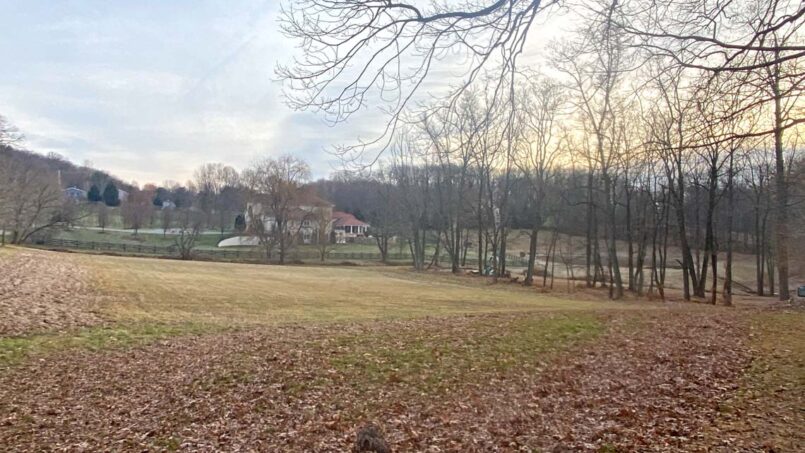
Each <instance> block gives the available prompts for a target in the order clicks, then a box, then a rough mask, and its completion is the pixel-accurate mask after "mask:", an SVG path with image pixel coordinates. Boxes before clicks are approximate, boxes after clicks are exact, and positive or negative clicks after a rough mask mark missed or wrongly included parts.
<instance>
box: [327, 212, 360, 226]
mask: <svg viewBox="0 0 805 453" xmlns="http://www.w3.org/2000/svg"><path fill="white" fill-rule="evenodd" d="M333 220H334V222H333V226H336V227H342V226H366V227H368V226H369V224H368V223H366V222H361V221H360V220H358V219H357V218H356V217H355V216H354V215H352V214H350V213H348V212H341V211H333Z"/></svg>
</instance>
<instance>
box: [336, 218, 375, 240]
mask: <svg viewBox="0 0 805 453" xmlns="http://www.w3.org/2000/svg"><path fill="white" fill-rule="evenodd" d="M332 225H333V226H332V228H333V235H334V236H335V242H336V243H337V244H345V243H347V242H353V241H354V240H355V238H359V237H366V236H367V235H368V233H369V226H370V225H369V224H368V223H366V222H363V221H361V220H358V218H357V217H355V216H354V215H352V214H350V213H348V212H341V211H333V224H332Z"/></svg>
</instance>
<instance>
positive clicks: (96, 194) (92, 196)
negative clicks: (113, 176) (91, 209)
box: [87, 184, 103, 203]
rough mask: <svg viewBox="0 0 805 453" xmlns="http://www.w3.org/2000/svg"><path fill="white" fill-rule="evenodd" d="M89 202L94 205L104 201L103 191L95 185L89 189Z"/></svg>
mask: <svg viewBox="0 0 805 453" xmlns="http://www.w3.org/2000/svg"><path fill="white" fill-rule="evenodd" d="M87 200H89V201H90V202H92V203H97V202H99V201H101V200H103V197H102V196H101V189H99V188H98V186H96V185H95V184H93V185H92V187H90V188H89V192H87Z"/></svg>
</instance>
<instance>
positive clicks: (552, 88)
mask: <svg viewBox="0 0 805 453" xmlns="http://www.w3.org/2000/svg"><path fill="white" fill-rule="evenodd" d="M529 80H530V82H529V83H528V84H527V85H526V86H525V87H524V88H523V90H522V92H521V93H520V102H522V105H521V107H520V109H519V110H520V115H518V122H520V123H521V125H520V127H519V128H518V131H519V133H520V135H521V137H520V138H519V140H518V141H519V144H518V145H517V157H516V165H517V166H518V167H519V169H520V171H521V172H522V175H523V177H524V178H525V180H526V181H527V183H528V188H529V190H528V193H529V197H528V201H529V211H530V213H531V216H532V218H531V231H530V232H529V248H528V267H527V268H526V275H525V279H524V284H525V285H531V283H532V282H533V279H534V266H535V264H536V257H537V238H538V235H539V230H540V228H541V227H542V224H543V222H544V221H545V219H544V215H545V207H544V201H545V196H546V189H547V187H546V186H547V183H548V180H549V178H551V176H552V173H553V167H554V165H555V164H556V163H557V160H558V159H559V157H560V152H561V148H560V147H559V145H558V144H557V143H556V140H555V138H554V136H555V134H556V132H557V131H556V124H555V120H556V116H557V113H558V110H559V109H560V107H561V104H562V102H563V100H562V98H563V90H562V87H561V85H560V84H559V83H557V82H555V81H553V80H551V79H548V78H545V77H542V76H539V75H538V74H532V75H531V76H530V77H529Z"/></svg>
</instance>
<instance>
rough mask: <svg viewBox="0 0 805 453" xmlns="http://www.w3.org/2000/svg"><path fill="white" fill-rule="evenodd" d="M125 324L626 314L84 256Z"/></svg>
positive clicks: (387, 276)
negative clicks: (524, 313)
mask: <svg viewBox="0 0 805 453" xmlns="http://www.w3.org/2000/svg"><path fill="white" fill-rule="evenodd" d="M75 259H76V261H77V263H78V264H79V265H82V266H87V267H89V268H90V269H91V273H92V275H93V276H94V277H93V278H94V282H93V284H94V285H95V287H96V289H97V291H98V292H100V293H101V294H103V296H104V297H103V299H104V303H103V304H102V306H101V309H102V312H103V313H104V314H105V315H107V316H108V317H110V318H111V319H113V320H115V321H118V322H143V321H146V322H168V323H177V322H190V323H202V324H212V325H217V326H238V325H253V324H263V325H265V324H277V323H288V322H342V321H354V320H367V319H389V318H410V317H423V316H446V315H456V314H478V313H491V312H513V311H533V310H553V311H555V310H590V309H606V308H623V307H624V306H628V305H626V304H617V303H609V302H596V301H581V300H572V299H568V298H560V297H553V296H549V295H545V294H540V293H538V292H536V291H534V290H530V289H525V288H521V287H518V286H515V285H495V286H491V285H481V284H472V282H470V279H468V278H463V279H453V278H444V277H436V276H430V275H422V274H415V273H413V272H410V271H407V270H402V269H389V268H358V267H305V266H264V265H248V264H228V263H211V262H196V261H178V260H159V259H147V258H125V257H113V256H91V255H75Z"/></svg>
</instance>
